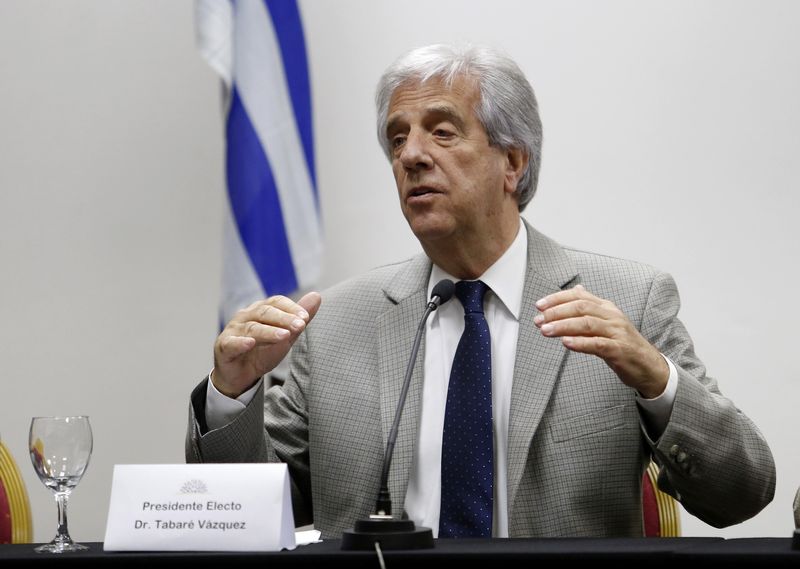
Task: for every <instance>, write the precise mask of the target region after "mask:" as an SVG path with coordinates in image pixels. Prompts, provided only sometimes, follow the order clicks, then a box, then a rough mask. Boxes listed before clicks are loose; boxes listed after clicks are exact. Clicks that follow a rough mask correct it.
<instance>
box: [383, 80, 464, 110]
mask: <svg viewBox="0 0 800 569" xmlns="http://www.w3.org/2000/svg"><path fill="white" fill-rule="evenodd" d="M423 91H424V92H427V93H429V94H434V93H438V94H441V95H454V96H458V97H475V98H477V99H478V100H479V99H480V83H479V82H478V79H477V77H475V76H473V75H469V74H466V73H437V74H433V75H426V76H414V77H409V78H408V79H406V80H405V81H403V82H401V83H400V84H398V85H397V86H396V87H395V88H394V90H393V91H392V95H391V97H390V99H389V101H390V105H391V101H393V100H394V99H395V97H396V96H397V95H398V93H401V92H405V93H409V92H423Z"/></svg>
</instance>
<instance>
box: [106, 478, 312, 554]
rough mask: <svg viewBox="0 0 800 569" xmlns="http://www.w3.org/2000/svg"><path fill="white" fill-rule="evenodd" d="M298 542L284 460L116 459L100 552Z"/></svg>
mask: <svg viewBox="0 0 800 569" xmlns="http://www.w3.org/2000/svg"><path fill="white" fill-rule="evenodd" d="M295 547H296V542H295V534H294V515H293V514H292V503H291V490H290V487H289V472H288V469H287V467H286V465H285V464H249V463H248V464H118V465H115V466H114V478H113V482H112V486H111V501H110V504H109V508H108V521H107V523H106V535H105V540H104V544H103V549H104V550H105V551H280V550H281V549H294V548H295Z"/></svg>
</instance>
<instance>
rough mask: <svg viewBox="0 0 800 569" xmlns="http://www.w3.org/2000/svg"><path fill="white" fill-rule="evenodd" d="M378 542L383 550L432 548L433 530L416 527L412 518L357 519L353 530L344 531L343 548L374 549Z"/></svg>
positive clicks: (356, 549) (351, 549)
mask: <svg viewBox="0 0 800 569" xmlns="http://www.w3.org/2000/svg"><path fill="white" fill-rule="evenodd" d="M376 542H378V543H380V544H381V549H382V550H391V549H395V550H396V549H431V548H433V532H432V531H431V529H430V528H426V527H416V526H415V525H414V522H413V521H411V520H395V519H365V520H357V521H356V523H355V527H354V528H353V529H352V530H345V531H344V533H342V549H343V550H348V551H353V550H355V551H364V550H370V551H372V550H374V549H375V543H376Z"/></svg>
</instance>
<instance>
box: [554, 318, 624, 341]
mask: <svg viewBox="0 0 800 569" xmlns="http://www.w3.org/2000/svg"><path fill="white" fill-rule="evenodd" d="M609 329H610V328H609V326H608V323H607V321H606V320H603V319H602V318H597V317H596V316H578V317H576V318H566V319H564V320H557V321H555V322H547V323H546V324H542V327H541V331H542V335H544V336H547V337H549V338H555V337H559V336H603V337H606V338H610V337H611V335H610V333H609Z"/></svg>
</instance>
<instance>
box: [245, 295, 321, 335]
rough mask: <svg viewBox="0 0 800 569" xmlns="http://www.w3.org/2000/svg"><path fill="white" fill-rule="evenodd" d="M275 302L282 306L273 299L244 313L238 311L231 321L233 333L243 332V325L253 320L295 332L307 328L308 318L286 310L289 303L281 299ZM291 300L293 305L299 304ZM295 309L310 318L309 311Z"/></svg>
mask: <svg viewBox="0 0 800 569" xmlns="http://www.w3.org/2000/svg"><path fill="white" fill-rule="evenodd" d="M287 300H288V299H287ZM274 302H278V304H279V305H280V306H276V305H275V304H272V303H271V301H262V302H260V303H258V304H256V305H255V306H253V307H251V308H248V309H246V311H245V313H244V314H240V313H237V316H236V318H234V319H233V320H232V321H231V323H230V324H231V326H232V327H233V330H234V332H233V333H234V334H242V329H243V327H246V326H248V325H249V324H250V323H251V322H253V323H256V324H263V325H265V326H271V327H273V328H281V329H284V330H288V331H290V332H294V333H296V332H300V331H302V330H303V329H304V328H305V326H306V320H305V319H304V318H301V317H300V316H299V315H297V314H295V313H294V312H289V311H287V310H286V309H287V308H290V305H289V304H287V303H286V302H284V301H281V300H277V301H274ZM289 302H291V306H299V305H296V304H295V303H294V302H292V301H289ZM295 310H296V311H297V312H301V311H302V314H303V315H304V316H305V318H308V313H307V312H306V311H305V310H304V309H299V310H297V309H295Z"/></svg>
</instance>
